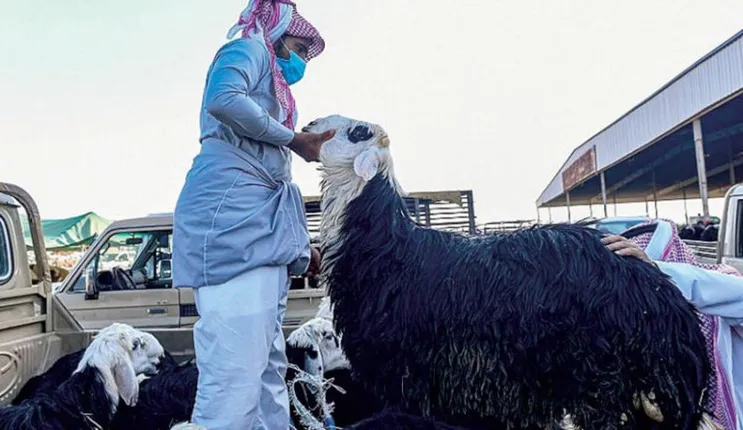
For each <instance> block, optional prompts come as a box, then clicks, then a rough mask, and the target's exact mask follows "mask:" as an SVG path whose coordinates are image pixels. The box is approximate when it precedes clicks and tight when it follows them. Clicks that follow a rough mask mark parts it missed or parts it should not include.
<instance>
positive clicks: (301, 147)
mask: <svg viewBox="0 0 743 430" xmlns="http://www.w3.org/2000/svg"><path fill="white" fill-rule="evenodd" d="M333 136H335V130H328V131H326V132H323V133H319V134H318V133H307V132H301V133H294V139H292V141H291V142H289V145H288V147H289V149H291V150H292V151H294V152H295V153H296V154H297V155H299V156H300V157H302V159H304V161H306V162H308V163H311V162H313V161H320V148H321V147H322V144H323V143H325V142H327V141H328V140H330V139H332V138H333Z"/></svg>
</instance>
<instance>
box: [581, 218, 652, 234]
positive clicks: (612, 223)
mask: <svg viewBox="0 0 743 430" xmlns="http://www.w3.org/2000/svg"><path fill="white" fill-rule="evenodd" d="M648 221H650V218H648V217H646V216H634V217H609V218H586V219H583V220H580V221H578V223H579V224H583V225H587V226H590V227H594V228H596V229H597V230H599V231H601V232H604V233H606V234H621V233H622V232H624V231H626V230H629V229H630V228H632V227H634V226H636V225H638V224H642V223H644V222H648Z"/></svg>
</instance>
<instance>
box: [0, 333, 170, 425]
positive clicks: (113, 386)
mask: <svg viewBox="0 0 743 430" xmlns="http://www.w3.org/2000/svg"><path fill="white" fill-rule="evenodd" d="M163 352H164V351H163V348H162V346H161V345H160V343H159V342H157V340H156V339H154V338H151V337H149V336H143V333H142V332H140V331H138V330H135V329H134V328H132V327H131V326H128V325H126V324H118V323H116V324H112V325H111V326H109V327H107V328H105V329H103V330H101V331H100V332H99V333H98V335H96V337H95V339H93V341H92V342H91V343H90V345H89V346H88V348H87V349H86V350H85V352H84V353H83V355H82V357H81V358H80V360H79V362H78V365H77V367H76V368H75V370H74V371H73V373H72V375H71V376H70V377H69V379H67V380H66V381H64V382H63V383H61V384H60V385H59V386H58V387H57V388H56V389H55V390H54V391H53V392H51V393H48V394H43V395H38V396H35V397H30V398H28V399H26V400H25V401H23V402H21V403H20V404H19V405H15V406H9V407H6V408H0V429H13V430H47V429H48V430H61V429H87V428H109V426H110V425H111V422H112V420H113V417H114V415H115V414H116V411H117V409H118V406H119V400H121V401H122V402H123V403H124V404H126V405H127V406H134V405H136V403H137V400H138V397H139V384H138V380H137V375H140V374H147V373H151V372H152V371H154V369H156V368H157V367H159V365H160V357H161V356H162V355H163Z"/></svg>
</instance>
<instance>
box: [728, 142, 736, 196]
mask: <svg viewBox="0 0 743 430" xmlns="http://www.w3.org/2000/svg"><path fill="white" fill-rule="evenodd" d="M728 163H729V164H730V170H729V171H728V173H729V174H730V186H731V187H732V186H733V185H735V166H734V165H733V139H731V138H728Z"/></svg>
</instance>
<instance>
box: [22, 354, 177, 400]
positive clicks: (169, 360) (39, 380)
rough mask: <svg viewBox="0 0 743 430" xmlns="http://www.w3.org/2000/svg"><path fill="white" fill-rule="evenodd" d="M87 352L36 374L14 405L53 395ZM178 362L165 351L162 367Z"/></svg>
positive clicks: (24, 387) (71, 355)
mask: <svg viewBox="0 0 743 430" xmlns="http://www.w3.org/2000/svg"><path fill="white" fill-rule="evenodd" d="M84 354H85V348H83V349H81V350H79V351H76V352H73V353H71V354H67V355H65V356H63V357H60V358H59V359H58V360H57V361H55V362H54V364H53V365H52V367H50V368H49V370H47V371H46V372H44V373H42V374H41V375H37V376H34V377H33V378H31V379H29V380H28V382H26V384H25V385H24V386H23V388H22V389H21V391H20V392H19V393H18V395H17V396H16V397H15V398H14V399H13V402H12V404H13V405H19V404H21V403H22V402H23V401H24V400H27V399H30V398H33V397H36V396H39V395H42V394H46V395H51V394H52V393H54V392H55V391H56V390H57V387H59V386H60V385H62V383H63V382H65V381H66V380H68V379H70V376H72V372H74V371H75V369H77V365H78V364H80V360H81V359H82V358H83V355H84ZM177 366H178V363H177V362H176V361H175V359H174V358H173V356H172V355H170V353H169V352H167V351H165V357H164V358H163V360H162V362H161V363H160V369H161V370H165V369H169V368H172V367H177Z"/></svg>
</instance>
